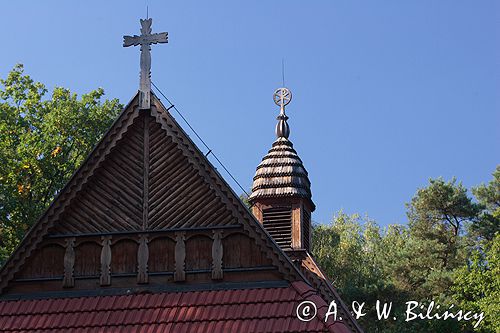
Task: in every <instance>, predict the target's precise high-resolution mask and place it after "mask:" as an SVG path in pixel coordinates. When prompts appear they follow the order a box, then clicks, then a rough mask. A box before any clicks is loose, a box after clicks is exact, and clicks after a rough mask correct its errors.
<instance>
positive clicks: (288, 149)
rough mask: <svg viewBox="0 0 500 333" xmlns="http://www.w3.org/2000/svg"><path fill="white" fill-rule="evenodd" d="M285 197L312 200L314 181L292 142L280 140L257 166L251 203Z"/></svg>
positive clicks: (285, 139)
mask: <svg viewBox="0 0 500 333" xmlns="http://www.w3.org/2000/svg"><path fill="white" fill-rule="evenodd" d="M286 196H288V197H297V198H306V199H308V200H309V201H311V197H312V195H311V182H310V181H309V177H308V174H307V171H306V169H305V167H304V165H303V163H302V160H301V159H300V157H299V156H298V154H297V152H296V151H295V149H294V148H293V144H292V142H291V141H290V140H289V139H288V138H285V137H279V138H278V139H276V141H274V143H273V145H272V148H271V149H270V150H269V152H268V153H267V155H265V156H264V157H263V158H262V162H260V164H259V165H258V166H257V171H256V172H255V176H254V178H253V185H252V194H251V195H250V197H249V200H250V201H255V199H258V198H273V197H286ZM311 203H312V201H311Z"/></svg>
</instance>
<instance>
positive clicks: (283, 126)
mask: <svg viewBox="0 0 500 333" xmlns="http://www.w3.org/2000/svg"><path fill="white" fill-rule="evenodd" d="M273 100H274V103H275V104H276V105H278V106H279V107H280V114H279V115H278V117H277V118H276V119H277V120H278V123H277V124H276V137H278V138H285V139H288V136H289V135H290V127H289V126H288V123H287V122H286V121H287V120H288V117H287V115H286V114H285V106H286V105H288V103H290V101H291V100H292V92H291V91H290V89H288V88H284V87H283V88H278V89H276V91H275V92H274V95H273Z"/></svg>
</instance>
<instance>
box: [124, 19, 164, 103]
mask: <svg viewBox="0 0 500 333" xmlns="http://www.w3.org/2000/svg"><path fill="white" fill-rule="evenodd" d="M151 24H153V19H146V20H142V19H141V35H140V36H137V35H134V36H123V47H127V46H137V45H141V81H140V86H139V91H140V108H141V109H149V108H150V107H151V44H157V43H168V32H160V33H155V34H152V33H151V31H152V29H151Z"/></svg>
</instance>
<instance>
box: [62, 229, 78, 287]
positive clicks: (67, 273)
mask: <svg viewBox="0 0 500 333" xmlns="http://www.w3.org/2000/svg"><path fill="white" fill-rule="evenodd" d="M74 268H75V238H74V237H71V238H67V239H66V251H65V253H64V278H63V287H64V288H72V287H74V286H75V279H74V277H73V272H74Z"/></svg>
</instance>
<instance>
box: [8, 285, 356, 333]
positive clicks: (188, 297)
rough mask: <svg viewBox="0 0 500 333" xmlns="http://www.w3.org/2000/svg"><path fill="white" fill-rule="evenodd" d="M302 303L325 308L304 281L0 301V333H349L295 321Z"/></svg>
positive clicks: (318, 319)
mask: <svg viewBox="0 0 500 333" xmlns="http://www.w3.org/2000/svg"><path fill="white" fill-rule="evenodd" d="M302 300H311V301H314V302H315V303H316V305H317V307H318V313H320V314H324V313H326V309H327V306H326V303H325V302H324V301H323V300H322V299H321V298H320V297H318V296H317V295H315V291H314V290H313V289H312V288H311V287H309V286H308V285H306V284H305V283H304V282H294V283H292V284H291V285H290V286H289V287H284V288H262V289H240V290H215V291H214V290H209V291H188V292H175V293H153V294H134V295H122V296H91V297H79V298H54V299H36V300H15V301H0V329H1V331H2V332H63V331H71V332H148V333H153V332H176V333H182V332H186V333H187V332H189V333H195V332H335V333H347V332H350V330H349V329H347V327H346V326H344V324H342V323H340V322H335V323H334V322H332V321H331V320H329V323H327V324H325V323H324V317H323V316H321V315H320V316H318V317H316V318H315V319H313V320H311V321H309V322H302V321H300V320H298V319H297V318H296V316H295V312H296V307H297V305H298V304H299V303H300V302H301V301H302Z"/></svg>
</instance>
